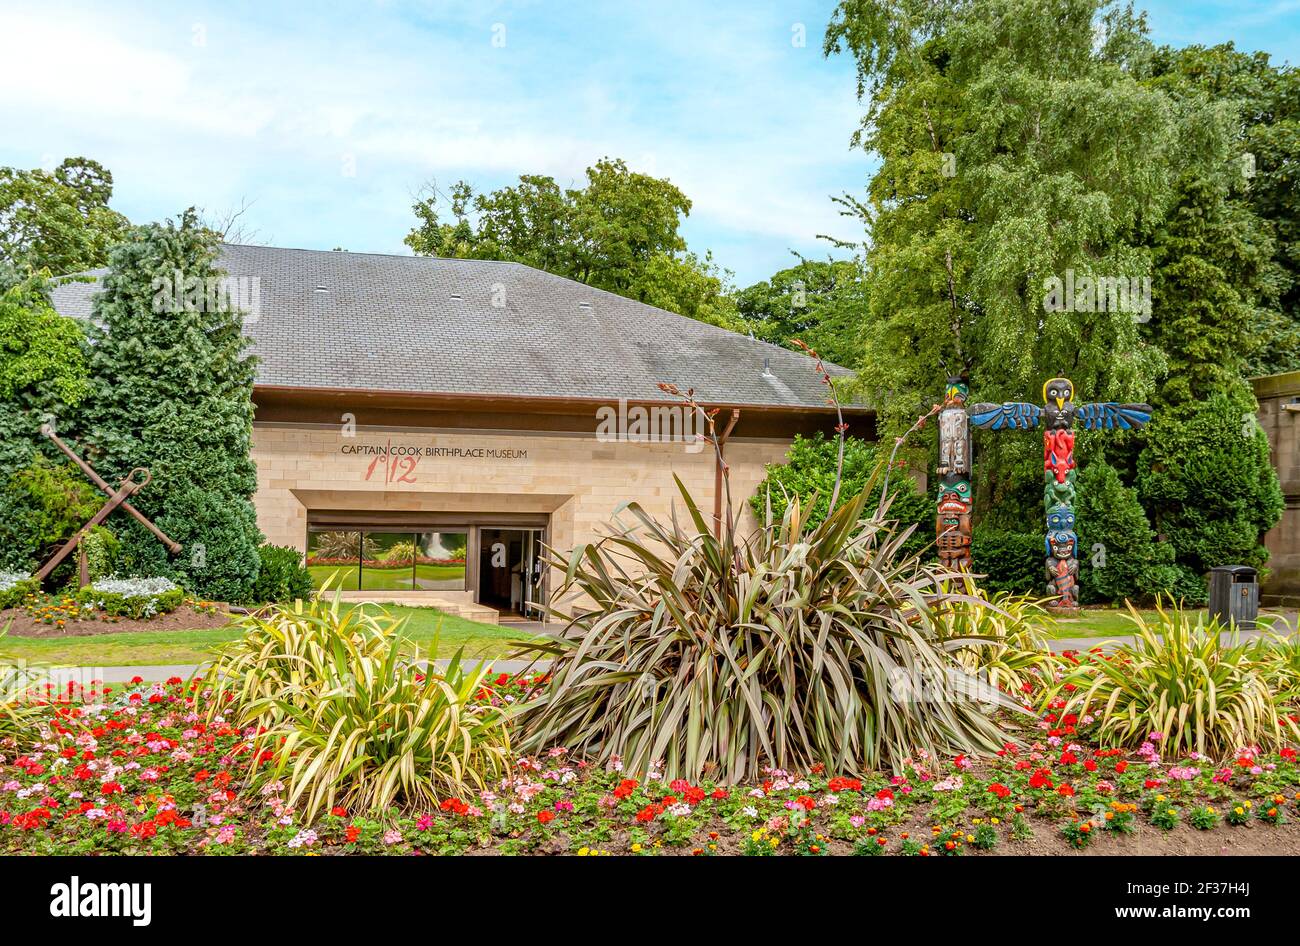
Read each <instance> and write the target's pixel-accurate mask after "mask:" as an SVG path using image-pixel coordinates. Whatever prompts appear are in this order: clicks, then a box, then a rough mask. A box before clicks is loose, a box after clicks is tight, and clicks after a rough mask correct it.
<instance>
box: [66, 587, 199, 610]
mask: <svg viewBox="0 0 1300 946" xmlns="http://www.w3.org/2000/svg"><path fill="white" fill-rule="evenodd" d="M76 597H77V603H78V604H80V605H82V606H83V607H85V606H87V605H89V606H91V607H94V608H97V609H98V610H100V611H103V612H104V613H106V614H109V615H112V616H113V617H129V618H151V617H153V616H154V615H157V614H166V613H168V612H169V611H175V610H176V609H177V608H178V607H179V606H180V604H181V602H182V601H184V600H185V592H184V591H182V590H181V589H180V586H179V585H177V584H175V583H174V582H172V581H171V580H170V579H167V578H101V579H100V580H99V581H96V582H92V583H91V584H89V585H87V586H86V587H85V588H82V589H80V590H79V591H78V592H77V595H76Z"/></svg>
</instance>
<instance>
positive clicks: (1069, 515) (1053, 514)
mask: <svg viewBox="0 0 1300 946" xmlns="http://www.w3.org/2000/svg"><path fill="white" fill-rule="evenodd" d="M1047 531H1048V532H1073V531H1074V510H1073V509H1070V508H1068V507H1067V506H1064V505H1057V506H1053V507H1052V508H1051V509H1049V510H1048V511H1047Z"/></svg>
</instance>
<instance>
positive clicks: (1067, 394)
mask: <svg viewBox="0 0 1300 946" xmlns="http://www.w3.org/2000/svg"><path fill="white" fill-rule="evenodd" d="M1073 400H1074V382H1073V381H1071V380H1070V379H1069V378H1053V379H1052V380H1051V381H1048V382H1047V383H1046V384H1044V385H1043V403H1044V404H1055V405H1056V407H1057V409H1058V410H1059V409H1061V408H1063V407H1065V405H1066V404H1068V403H1070V402H1071V401H1073Z"/></svg>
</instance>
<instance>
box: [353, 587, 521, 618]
mask: <svg viewBox="0 0 1300 946" xmlns="http://www.w3.org/2000/svg"><path fill="white" fill-rule="evenodd" d="M341 598H342V599H343V600H344V601H348V602H357V603H371V604H378V605H381V606H387V605H394V604H397V605H402V606H404V607H409V608H437V609H438V610H439V611H445V612H446V613H447V614H453V615H455V616H456V617H460V618H465V619H466V620H469V621H478V622H479V623H480V624H500V623H501V621H500V617H501V615H500V612H499V611H497V610H496V609H495V608H489V607H487V606H486V605H482V604H475V603H474V602H473V601H465V600H454V599H448V598H444V597H442V596H440V595H438V594H435V593H431V592H427V591H345V592H343V593H342V595H341Z"/></svg>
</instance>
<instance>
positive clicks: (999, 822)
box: [989, 818, 1002, 824]
mask: <svg viewBox="0 0 1300 946" xmlns="http://www.w3.org/2000/svg"><path fill="white" fill-rule="evenodd" d="M1001 823H1002V819H1001V818H990V819H989V824H1001Z"/></svg>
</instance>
